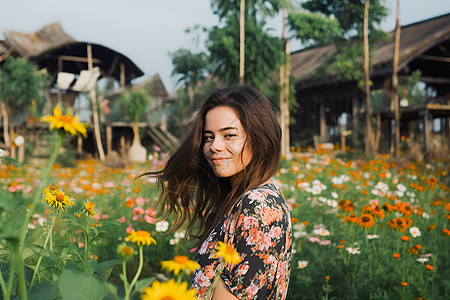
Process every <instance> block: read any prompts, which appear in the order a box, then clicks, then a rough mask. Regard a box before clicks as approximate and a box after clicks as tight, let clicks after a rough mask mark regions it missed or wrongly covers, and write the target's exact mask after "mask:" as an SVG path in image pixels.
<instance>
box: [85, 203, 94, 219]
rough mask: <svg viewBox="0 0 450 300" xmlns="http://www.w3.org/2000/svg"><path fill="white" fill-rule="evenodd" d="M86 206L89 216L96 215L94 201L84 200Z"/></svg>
mask: <svg viewBox="0 0 450 300" xmlns="http://www.w3.org/2000/svg"><path fill="white" fill-rule="evenodd" d="M84 208H85V209H86V212H87V214H88V215H89V216H91V217H92V216H93V215H95V211H94V203H92V202H91V201H89V200H87V201H86V202H84Z"/></svg>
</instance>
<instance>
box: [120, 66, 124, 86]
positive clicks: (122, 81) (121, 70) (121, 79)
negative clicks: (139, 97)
mask: <svg viewBox="0 0 450 300" xmlns="http://www.w3.org/2000/svg"><path fill="white" fill-rule="evenodd" d="M120 86H121V87H124V86H125V64H124V63H123V62H121V63H120Z"/></svg>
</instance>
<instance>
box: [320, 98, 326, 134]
mask: <svg viewBox="0 0 450 300" xmlns="http://www.w3.org/2000/svg"><path fill="white" fill-rule="evenodd" d="M319 114H320V136H321V137H325V136H326V135H327V122H326V120H325V104H324V103H320V104H319Z"/></svg>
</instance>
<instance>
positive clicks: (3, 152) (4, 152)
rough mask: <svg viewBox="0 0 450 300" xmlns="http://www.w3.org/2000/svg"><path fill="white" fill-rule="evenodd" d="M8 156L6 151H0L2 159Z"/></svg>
mask: <svg viewBox="0 0 450 300" xmlns="http://www.w3.org/2000/svg"><path fill="white" fill-rule="evenodd" d="M5 155H6V151H5V150H3V149H0V157H4V156H5Z"/></svg>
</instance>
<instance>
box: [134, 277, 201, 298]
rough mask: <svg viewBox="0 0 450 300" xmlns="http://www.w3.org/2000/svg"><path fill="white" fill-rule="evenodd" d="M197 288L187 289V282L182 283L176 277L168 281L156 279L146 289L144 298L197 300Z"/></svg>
mask: <svg viewBox="0 0 450 300" xmlns="http://www.w3.org/2000/svg"><path fill="white" fill-rule="evenodd" d="M196 294H197V290H196V289H189V290H188V289H187V282H182V283H180V284H178V283H176V282H175V280H174V279H170V280H169V281H167V282H159V281H154V282H153V284H152V286H151V287H148V288H145V289H144V294H143V295H142V296H141V297H142V300H181V299H182V300H197V297H196Z"/></svg>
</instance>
